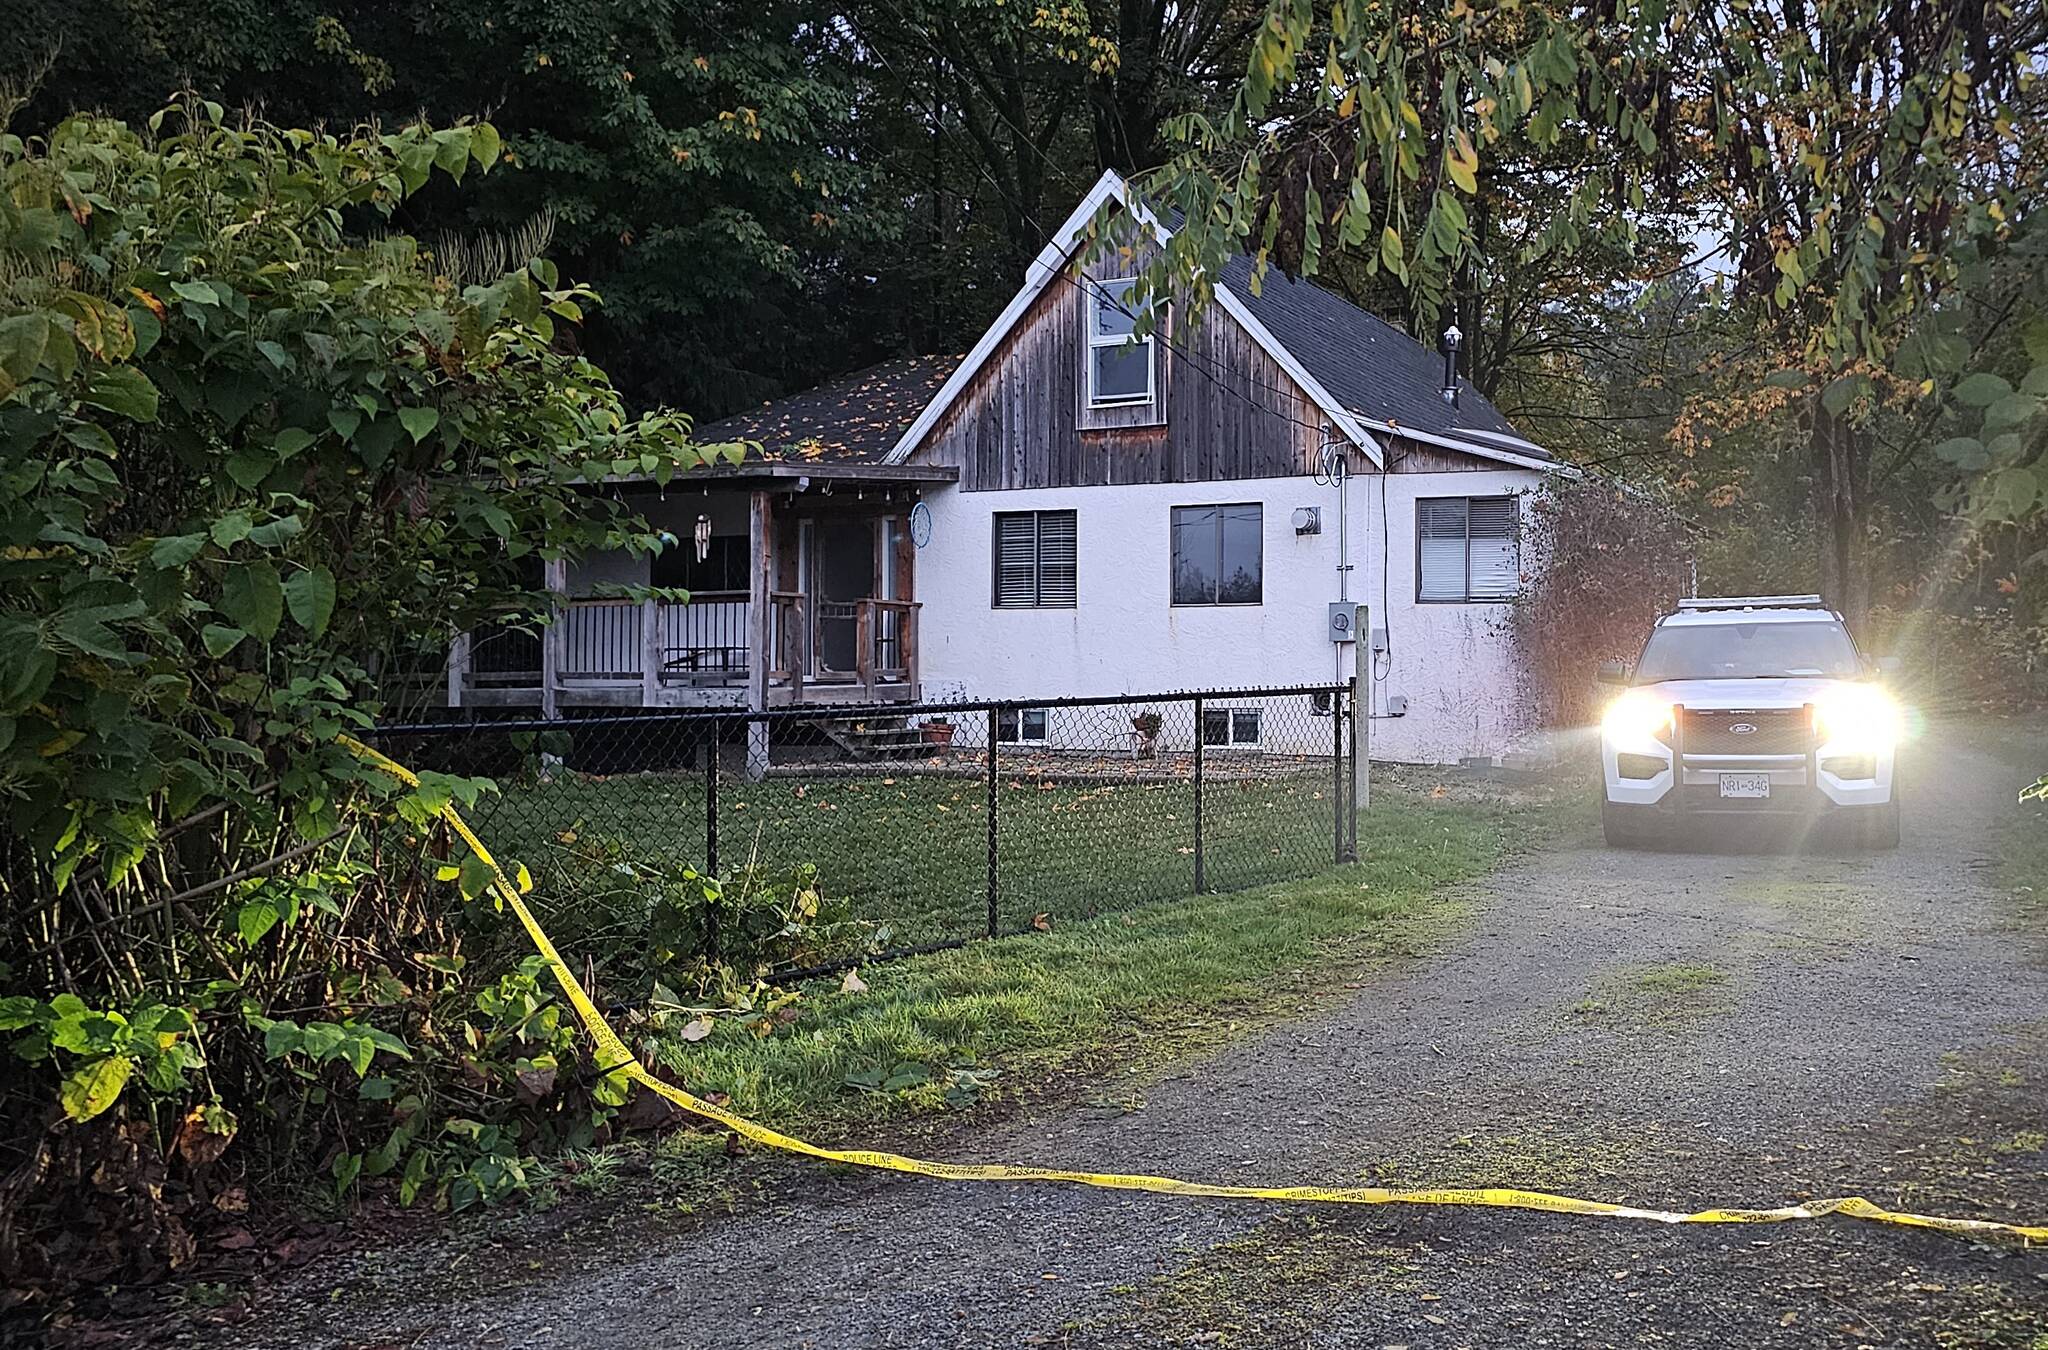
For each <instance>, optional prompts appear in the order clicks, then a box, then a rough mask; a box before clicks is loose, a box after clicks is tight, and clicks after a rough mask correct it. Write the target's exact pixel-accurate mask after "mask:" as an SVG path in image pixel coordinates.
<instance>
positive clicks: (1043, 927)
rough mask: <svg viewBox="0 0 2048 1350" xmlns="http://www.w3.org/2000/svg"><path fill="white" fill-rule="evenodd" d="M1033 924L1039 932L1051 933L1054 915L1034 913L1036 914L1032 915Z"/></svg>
mask: <svg viewBox="0 0 2048 1350" xmlns="http://www.w3.org/2000/svg"><path fill="white" fill-rule="evenodd" d="M1031 926H1032V927H1033V928H1036V929H1037V930H1038V931H1039V932H1041V933H1050V932H1051V931H1052V915H1050V914H1034V915H1032V916H1031Z"/></svg>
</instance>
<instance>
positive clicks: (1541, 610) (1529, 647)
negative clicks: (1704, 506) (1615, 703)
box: [1509, 476, 1694, 731]
mask: <svg viewBox="0 0 2048 1350" xmlns="http://www.w3.org/2000/svg"><path fill="white" fill-rule="evenodd" d="M1523 519H1524V522H1525V524H1524V531H1525V534H1524V537H1523V541H1522V556H1523V558H1524V560H1525V562H1524V565H1525V567H1527V569H1528V572H1529V579H1528V582H1527V585H1526V586H1525V588H1524V591H1523V595H1522V598H1521V600H1520V601H1519V602H1518V603H1517V604H1516V605H1515V607H1514V610H1513V611H1512V618H1511V619H1510V620H1509V622H1510V624H1511V625H1512V632H1513V635H1514V640H1515V649H1516V653H1517V656H1518V661H1517V666H1518V668H1519V670H1520V672H1521V676H1522V681H1523V694H1524V699H1525V706H1526V707H1527V708H1528V710H1529V714H1530V716H1531V717H1532V718H1533V720H1534V722H1535V725H1536V726H1537V727H1538V728H1541V729H1543V730H1546V731H1548V730H1565V729H1569V728H1573V727H1585V726H1591V725H1592V724H1593V723H1595V722H1597V721H1598V720H1599V711H1600V706H1601V704H1602V703H1603V702H1605V701H1606V699H1607V698H1608V697H1610V696H1611V691H1605V690H1602V689H1601V688H1600V687H1599V686H1598V685H1597V684H1595V683H1594V680H1593V672H1594V670H1595V668H1596V667H1597V666H1598V665H1599V663H1600V662H1602V661H1607V660H1620V661H1626V662H1633V661H1634V660H1635V658H1636V654H1637V653H1638V652H1639V651H1640V650H1641V649H1642V645H1643V637H1644V635H1645V634H1646V633H1648V632H1649V631H1650V626H1651V625H1652V624H1654V623H1655V622H1656V621H1657V620H1658V619H1659V618H1661V617H1662V616H1663V615H1665V614H1668V613H1670V612H1671V606H1672V604H1673V602H1675V601H1676V600H1677V599H1678V597H1680V596H1682V595H1685V594H1687V593H1688V592H1689V590H1690V588H1691V585H1692V569H1693V566H1694V558H1693V543H1694V541H1693V540H1692V539H1691V538H1690V537H1689V533H1690V532H1689V531H1688V530H1687V529H1686V526H1685V523H1684V521H1682V520H1681V519H1680V518H1679V517H1678V516H1677V514H1676V513H1675V512H1673V511H1672V510H1671V509H1670V508H1669V507H1668V506H1666V505H1664V504H1662V503H1660V502H1657V501H1654V500H1649V499H1646V498H1645V497H1644V495H1643V494H1642V493H1640V492H1635V491H1631V490H1629V489H1627V488H1623V487H1619V486H1617V485H1616V484H1614V483H1612V482H1609V481H1607V480H1604V479H1600V478H1595V477H1590V476H1589V477H1584V478H1576V479H1573V478H1563V477H1557V478H1553V479H1551V480H1550V481H1549V482H1547V483H1546V484H1544V486H1543V487H1542V488H1541V489H1540V490H1539V491H1538V492H1537V493H1536V494H1535V495H1534V498H1533V500H1531V501H1530V502H1529V503H1528V504H1527V509H1526V510H1525V511H1524V513H1523Z"/></svg>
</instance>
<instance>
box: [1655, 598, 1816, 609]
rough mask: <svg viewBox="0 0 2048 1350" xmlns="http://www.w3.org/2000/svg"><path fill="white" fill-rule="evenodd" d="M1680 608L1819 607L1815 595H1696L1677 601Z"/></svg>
mask: <svg viewBox="0 0 2048 1350" xmlns="http://www.w3.org/2000/svg"><path fill="white" fill-rule="evenodd" d="M1678 607H1679V608H1680V609H1819V608H1820V607H1821V598H1820V597H1819V596H1817V595H1696V596H1691V597H1689V598H1687V599H1684V600H1680V601H1679V602H1678Z"/></svg>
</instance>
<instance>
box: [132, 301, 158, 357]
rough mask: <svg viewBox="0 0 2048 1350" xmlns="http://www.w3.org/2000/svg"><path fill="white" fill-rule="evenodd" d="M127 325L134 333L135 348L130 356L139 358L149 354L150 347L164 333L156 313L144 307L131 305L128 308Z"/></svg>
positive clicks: (154, 344)
mask: <svg viewBox="0 0 2048 1350" xmlns="http://www.w3.org/2000/svg"><path fill="white" fill-rule="evenodd" d="M128 326H129V329H130V330H131V331H132V332H133V333H134V334H135V350H134V351H133V352H131V353H130V355H131V356H134V357H137V358H140V357H144V356H147V355H149V352H150V349H151V348H152V347H154V346H156V344H157V340H158V339H159V338H161V337H162V336H163V335H164V326H163V323H162V321H161V320H159V319H158V318H157V317H156V315H154V314H152V313H151V312H150V311H149V310H148V309H147V308H146V307H144V306H139V305H132V306H130V307H129V309H128Z"/></svg>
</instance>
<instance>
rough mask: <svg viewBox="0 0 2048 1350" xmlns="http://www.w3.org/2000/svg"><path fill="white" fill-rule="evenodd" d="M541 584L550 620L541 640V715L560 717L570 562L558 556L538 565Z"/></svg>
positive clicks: (566, 634)
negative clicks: (545, 592)
mask: <svg viewBox="0 0 2048 1350" xmlns="http://www.w3.org/2000/svg"><path fill="white" fill-rule="evenodd" d="M541 584H542V585H543V586H546V587H547V590H548V599H549V605H548V610H549V615H548V618H549V622H548V626H547V629H546V631H544V632H543V633H542V634H541V639H540V715H541V716H542V717H546V718H555V717H559V716H561V703H560V697H559V693H558V686H559V685H560V683H561V679H562V664H563V659H562V658H563V657H564V656H566V655H567V654H568V646H569V564H568V562H567V561H565V560H564V559H561V558H557V559H555V560H554V561H553V562H550V563H545V564H543V565H542V567H541Z"/></svg>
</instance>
